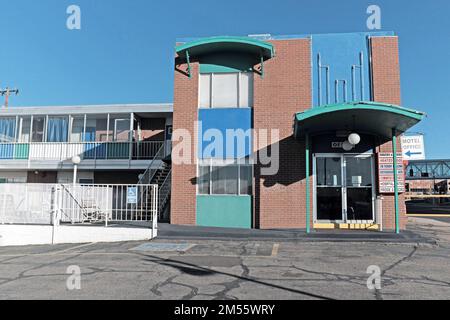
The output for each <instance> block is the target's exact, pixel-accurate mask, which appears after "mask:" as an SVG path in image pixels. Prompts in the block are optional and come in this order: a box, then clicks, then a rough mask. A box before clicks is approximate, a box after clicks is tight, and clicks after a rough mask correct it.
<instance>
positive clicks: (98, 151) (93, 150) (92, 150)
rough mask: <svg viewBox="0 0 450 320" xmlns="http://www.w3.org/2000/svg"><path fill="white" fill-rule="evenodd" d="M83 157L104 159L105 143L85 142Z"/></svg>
mask: <svg viewBox="0 0 450 320" xmlns="http://www.w3.org/2000/svg"><path fill="white" fill-rule="evenodd" d="M84 159H106V143H86V144H85V145H84Z"/></svg>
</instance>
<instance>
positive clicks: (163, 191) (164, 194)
mask: <svg viewBox="0 0 450 320" xmlns="http://www.w3.org/2000/svg"><path fill="white" fill-rule="evenodd" d="M171 182H172V169H170V171H169V173H168V174H167V177H166V179H165V180H164V182H163V183H162V185H161V188H160V189H159V205H158V218H160V215H161V213H162V210H163V209H164V205H165V204H166V201H167V199H168V198H169V196H170V189H171Z"/></svg>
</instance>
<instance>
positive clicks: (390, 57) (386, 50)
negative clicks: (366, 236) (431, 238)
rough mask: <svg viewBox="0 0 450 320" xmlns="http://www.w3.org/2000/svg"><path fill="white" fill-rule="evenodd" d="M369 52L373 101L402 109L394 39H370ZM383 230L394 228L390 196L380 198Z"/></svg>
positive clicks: (388, 146)
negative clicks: (381, 200)
mask: <svg viewBox="0 0 450 320" xmlns="http://www.w3.org/2000/svg"><path fill="white" fill-rule="evenodd" d="M371 50H372V88H373V99H374V101H377V102H384V103H392V104H395V105H401V91H400V62H399V50H398V38H397V37H374V38H371ZM397 148H398V152H401V144H400V139H397ZM378 152H392V143H391V142H386V143H385V144H383V145H381V146H380V147H379V148H378ZM383 197H384V200H383V227H384V228H385V229H394V228H395V206H394V196H393V195H392V194H385V195H383ZM399 198H400V201H399V204H400V228H401V229H404V228H405V227H406V223H407V220H408V218H407V216H406V206H405V198H404V196H403V195H402V194H401V195H400V197H399Z"/></svg>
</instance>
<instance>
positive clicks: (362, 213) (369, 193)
mask: <svg viewBox="0 0 450 320" xmlns="http://www.w3.org/2000/svg"><path fill="white" fill-rule="evenodd" d="M372 159H373V157H372V155H365V154H363V155H345V156H344V166H345V185H344V186H345V188H344V197H345V199H344V200H345V202H346V203H345V208H346V211H345V214H346V220H347V222H354V223H358V222H361V223H367V222H371V221H373V220H374V219H373V211H374V205H373V204H374V194H373V160H372Z"/></svg>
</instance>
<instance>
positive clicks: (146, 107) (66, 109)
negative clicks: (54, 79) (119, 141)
mask: <svg viewBox="0 0 450 320" xmlns="http://www.w3.org/2000/svg"><path fill="white" fill-rule="evenodd" d="M130 112H134V113H172V112H173V104H172V103H151V104H103V105H72V106H29V107H9V108H8V109H6V108H0V117H2V116H15V115H47V114H48V115H58V114H64V115H65V114H106V113H113V114H117V113H130Z"/></svg>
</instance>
